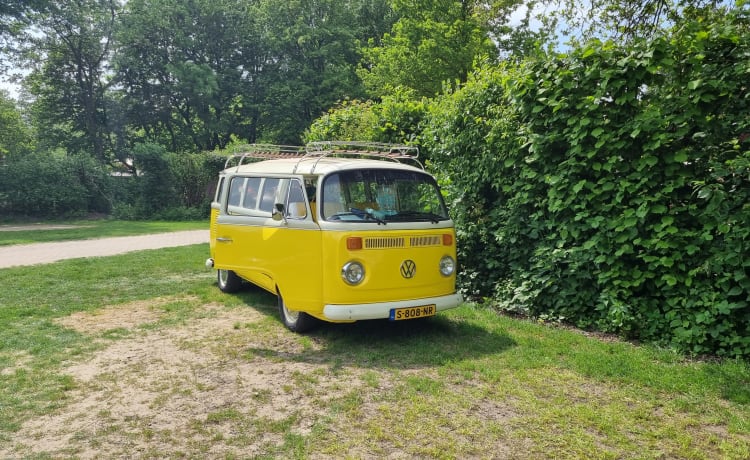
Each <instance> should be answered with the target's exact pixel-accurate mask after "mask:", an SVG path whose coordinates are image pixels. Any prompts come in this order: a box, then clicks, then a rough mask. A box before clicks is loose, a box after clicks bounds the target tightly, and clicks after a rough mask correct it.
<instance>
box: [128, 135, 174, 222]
mask: <svg viewBox="0 0 750 460" xmlns="http://www.w3.org/2000/svg"><path fill="white" fill-rule="evenodd" d="M133 159H134V162H135V167H136V169H137V171H138V176H137V177H136V187H137V196H136V201H135V210H136V213H137V215H138V216H142V217H148V216H152V215H154V214H156V213H157V212H159V211H163V210H165V209H167V208H169V207H172V206H177V205H178V201H177V194H176V193H175V187H174V185H175V184H174V183H175V180H174V174H173V173H172V170H171V169H170V168H169V161H168V160H167V152H166V150H165V149H164V147H162V146H160V145H157V144H138V145H136V146H135V147H134V148H133Z"/></svg>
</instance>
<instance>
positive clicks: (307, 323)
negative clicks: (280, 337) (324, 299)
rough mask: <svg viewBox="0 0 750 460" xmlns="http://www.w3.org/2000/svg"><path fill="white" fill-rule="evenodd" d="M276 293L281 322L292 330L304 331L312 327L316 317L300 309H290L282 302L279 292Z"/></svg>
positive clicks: (315, 322) (314, 324)
mask: <svg viewBox="0 0 750 460" xmlns="http://www.w3.org/2000/svg"><path fill="white" fill-rule="evenodd" d="M276 295H277V296H278V299H279V315H280V316H281V322H283V323H284V326H286V327H287V329H289V330H290V331H292V332H305V331H309V330H310V329H312V328H314V327H315V326H316V324H317V322H318V320H317V319H315V318H314V317H312V316H310V315H308V314H307V313H305V312H302V311H295V310H290V309H288V308H287V307H286V303H284V298H283V297H281V293H280V292H279V291H276Z"/></svg>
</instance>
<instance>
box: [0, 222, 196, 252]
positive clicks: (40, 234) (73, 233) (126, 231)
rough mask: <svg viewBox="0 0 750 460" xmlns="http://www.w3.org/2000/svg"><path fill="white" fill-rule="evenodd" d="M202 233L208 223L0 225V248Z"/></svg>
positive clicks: (38, 223) (45, 223)
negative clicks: (154, 234)
mask: <svg viewBox="0 0 750 460" xmlns="http://www.w3.org/2000/svg"><path fill="white" fill-rule="evenodd" d="M202 229H208V219H206V220H205V221H188V222H163V221H124V220H110V219H90V220H75V221H64V222H35V223H28V222H23V223H4V224H3V225H0V246H7V245H11V244H27V243H45V242H49V241H70V240H86V239H91V238H105V237H109V236H132V235H143V234H147V233H161V232H177V231H182V230H202Z"/></svg>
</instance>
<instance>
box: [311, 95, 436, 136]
mask: <svg viewBox="0 0 750 460" xmlns="http://www.w3.org/2000/svg"><path fill="white" fill-rule="evenodd" d="M426 110H427V102H426V99H422V100H414V99H412V97H411V93H410V92H409V91H407V90H401V91H397V92H396V93H395V94H394V95H391V96H385V97H383V99H382V100H381V101H380V102H378V103H375V102H373V101H358V100H354V101H344V102H342V103H341V104H339V105H338V106H337V107H334V108H333V109H331V110H329V111H328V113H327V114H325V115H323V116H322V117H320V118H318V119H317V120H315V121H314V122H313V123H312V125H311V126H310V128H308V130H307V132H306V133H305V136H304V137H305V141H306V142H310V141H325V140H345V141H373V142H391V143H396V144H403V143H410V142H413V141H414V140H415V139H416V138H417V135H418V134H419V132H420V131H421V129H422V126H421V124H422V120H423V119H424V116H425V114H426Z"/></svg>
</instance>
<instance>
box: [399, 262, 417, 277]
mask: <svg viewBox="0 0 750 460" xmlns="http://www.w3.org/2000/svg"><path fill="white" fill-rule="evenodd" d="M415 273H417V264H415V263H414V261H413V260H408V259H407V260H405V261H404V262H403V263H402V264H401V276H403V277H404V278H406V279H409V278H414V274H415Z"/></svg>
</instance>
